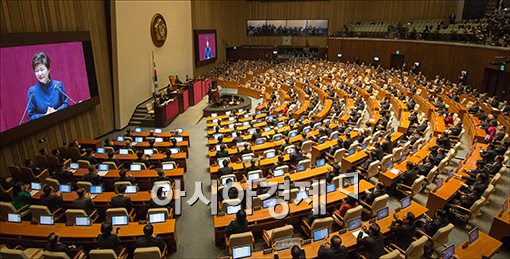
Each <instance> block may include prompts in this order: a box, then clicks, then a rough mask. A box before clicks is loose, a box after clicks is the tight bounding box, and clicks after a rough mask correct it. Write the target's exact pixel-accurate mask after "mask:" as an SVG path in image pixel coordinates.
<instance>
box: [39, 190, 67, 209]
mask: <svg viewBox="0 0 510 259" xmlns="http://www.w3.org/2000/svg"><path fill="white" fill-rule="evenodd" d="M39 203H40V204H41V205H44V206H46V207H48V209H49V210H50V211H51V212H54V211H56V210H57V209H58V208H60V206H61V205H62V197H60V196H57V195H51V194H50V195H47V196H46V195H41V198H40V199H39Z"/></svg>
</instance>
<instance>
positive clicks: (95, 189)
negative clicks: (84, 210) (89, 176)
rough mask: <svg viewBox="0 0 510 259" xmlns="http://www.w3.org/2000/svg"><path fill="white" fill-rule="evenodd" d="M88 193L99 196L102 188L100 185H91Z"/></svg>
mask: <svg viewBox="0 0 510 259" xmlns="http://www.w3.org/2000/svg"><path fill="white" fill-rule="evenodd" d="M90 193H91V194H101V193H103V186H101V185H92V186H90Z"/></svg>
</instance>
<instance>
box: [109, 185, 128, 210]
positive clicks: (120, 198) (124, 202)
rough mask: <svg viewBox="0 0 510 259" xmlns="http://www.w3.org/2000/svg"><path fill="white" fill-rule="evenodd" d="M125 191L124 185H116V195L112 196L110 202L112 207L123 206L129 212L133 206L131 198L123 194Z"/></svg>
mask: <svg viewBox="0 0 510 259" xmlns="http://www.w3.org/2000/svg"><path fill="white" fill-rule="evenodd" d="M125 192H126V186H125V185H120V186H119V187H118V194H117V196H114V197H112V201H111V202H110V204H111V206H112V208H125V209H126V210H127V212H128V213H129V212H130V211H131V209H132V208H133V203H132V202H131V198H129V197H127V196H125V195H124V193H125Z"/></svg>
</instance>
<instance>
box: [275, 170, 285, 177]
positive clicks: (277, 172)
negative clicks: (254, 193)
mask: <svg viewBox="0 0 510 259" xmlns="http://www.w3.org/2000/svg"><path fill="white" fill-rule="evenodd" d="M284 173H285V172H284V171H283V169H278V170H274V171H273V175H274V177H278V176H282V175H283V174H284Z"/></svg>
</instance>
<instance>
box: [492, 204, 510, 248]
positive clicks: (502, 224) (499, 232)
mask: <svg viewBox="0 0 510 259" xmlns="http://www.w3.org/2000/svg"><path fill="white" fill-rule="evenodd" d="M507 202H508V203H509V205H510V201H509V199H508V198H507ZM501 210H502V209H499V211H498V212H497V213H496V215H495V216H494V220H493V221H492V225H491V230H490V231H489V235H491V236H492V237H494V238H495V239H498V240H502V239H503V238H504V237H510V209H507V210H506V211H505V212H504V213H503V214H502V215H501V216H500V213H501Z"/></svg>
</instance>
